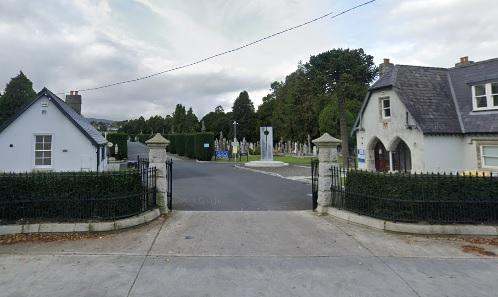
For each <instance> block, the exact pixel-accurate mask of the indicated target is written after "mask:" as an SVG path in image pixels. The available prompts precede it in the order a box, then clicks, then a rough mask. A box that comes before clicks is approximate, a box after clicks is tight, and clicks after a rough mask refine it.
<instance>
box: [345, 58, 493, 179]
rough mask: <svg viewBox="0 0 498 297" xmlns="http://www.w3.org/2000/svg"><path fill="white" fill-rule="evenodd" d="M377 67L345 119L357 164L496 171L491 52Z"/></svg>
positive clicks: (385, 168) (386, 62)
mask: <svg viewBox="0 0 498 297" xmlns="http://www.w3.org/2000/svg"><path fill="white" fill-rule="evenodd" d="M379 70H380V77H379V79H378V80H377V81H376V82H375V83H374V84H373V85H372V86H371V87H370V89H369V91H368V93H367V96H366V98H365V101H364V102H363V106H362V108H361V110H360V113H359V115H358V117H357V119H356V122H355V125H354V127H353V133H356V141H357V153H358V161H359V162H358V166H359V168H362V169H367V170H372V171H403V172H405V171H412V172H420V171H423V172H458V171H460V172H462V171H498V58H495V59H491V60H485V61H480V62H472V61H469V59H468V57H463V58H461V59H460V62H459V63H457V64H456V65H455V67H451V68H437V67H422V66H410V65H394V64H392V63H390V62H389V59H384V63H383V64H381V65H380V68H379Z"/></svg>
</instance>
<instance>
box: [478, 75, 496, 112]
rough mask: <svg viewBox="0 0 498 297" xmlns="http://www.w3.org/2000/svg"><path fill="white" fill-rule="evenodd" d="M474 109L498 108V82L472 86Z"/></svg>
mask: <svg viewBox="0 0 498 297" xmlns="http://www.w3.org/2000/svg"><path fill="white" fill-rule="evenodd" d="M472 95H473V98H474V101H473V105H474V110H488V109H498V82H492V83H487V84H479V85H475V86H472Z"/></svg>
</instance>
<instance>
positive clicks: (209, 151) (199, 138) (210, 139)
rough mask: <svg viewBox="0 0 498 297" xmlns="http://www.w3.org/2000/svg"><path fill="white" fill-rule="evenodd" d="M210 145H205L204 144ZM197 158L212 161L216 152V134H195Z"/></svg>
mask: <svg viewBox="0 0 498 297" xmlns="http://www.w3.org/2000/svg"><path fill="white" fill-rule="evenodd" d="M206 143H207V144H208V146H209V147H207V148H206V147H204V144H206ZM194 153H195V158H197V160H200V161H211V158H212V157H213V154H214V134H213V133H211V132H202V133H197V134H195V152H194Z"/></svg>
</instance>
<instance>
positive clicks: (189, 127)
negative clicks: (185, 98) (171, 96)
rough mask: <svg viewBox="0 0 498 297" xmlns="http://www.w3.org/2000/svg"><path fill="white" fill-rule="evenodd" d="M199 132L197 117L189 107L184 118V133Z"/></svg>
mask: <svg viewBox="0 0 498 297" xmlns="http://www.w3.org/2000/svg"><path fill="white" fill-rule="evenodd" d="M197 131H199V120H198V119H197V116H196V115H195V114H194V111H193V110H192V107H190V108H189V109H188V111H187V115H186V116H185V131H184V132H197Z"/></svg>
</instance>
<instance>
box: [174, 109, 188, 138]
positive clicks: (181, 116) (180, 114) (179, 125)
mask: <svg viewBox="0 0 498 297" xmlns="http://www.w3.org/2000/svg"><path fill="white" fill-rule="evenodd" d="M186 120H187V113H186V111H185V106H183V105H181V104H177V105H176V108H175V112H174V113H173V129H174V131H175V133H183V132H187V131H186Z"/></svg>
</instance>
